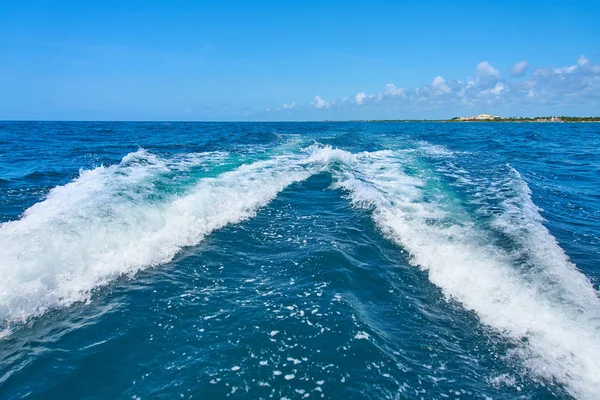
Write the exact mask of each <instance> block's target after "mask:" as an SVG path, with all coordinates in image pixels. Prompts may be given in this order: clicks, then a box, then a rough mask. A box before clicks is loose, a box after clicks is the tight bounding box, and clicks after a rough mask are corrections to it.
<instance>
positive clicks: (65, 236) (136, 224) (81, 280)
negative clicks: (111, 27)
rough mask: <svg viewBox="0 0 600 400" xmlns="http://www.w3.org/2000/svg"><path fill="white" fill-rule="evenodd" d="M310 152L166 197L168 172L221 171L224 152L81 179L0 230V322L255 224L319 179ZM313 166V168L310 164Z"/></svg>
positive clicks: (130, 162) (152, 161)
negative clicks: (297, 187) (282, 196)
mask: <svg viewBox="0 0 600 400" xmlns="http://www.w3.org/2000/svg"><path fill="white" fill-rule="evenodd" d="M320 151H322V149H319V148H316V147H312V148H309V149H307V150H305V152H303V153H296V154H291V153H288V154H279V155H276V156H274V157H271V158H270V159H267V160H262V161H256V162H253V163H249V164H244V165H241V166H239V167H237V168H234V169H232V170H230V171H227V172H223V173H221V174H218V175H216V176H214V177H211V176H205V177H203V178H200V179H199V180H198V181H197V182H196V183H195V184H193V185H191V186H190V187H187V188H186V189H185V191H184V193H183V194H180V193H178V192H177V191H175V192H174V193H168V191H167V193H164V190H163V191H161V190H159V188H158V186H161V187H163V188H164V187H166V188H168V187H169V185H170V183H169V179H171V178H173V177H170V175H169V174H170V173H171V172H173V171H176V172H181V171H182V170H185V169H189V168H192V167H195V166H198V165H202V164H208V165H210V164H215V163H219V162H221V161H222V160H223V159H224V158H226V156H227V155H226V154H223V153H202V154H193V155H186V156H184V157H182V156H180V157H176V158H173V159H163V158H160V157H158V156H156V155H153V154H151V153H149V152H146V151H145V150H142V149H141V150H139V151H137V152H134V153H130V154H128V155H126V156H125V157H124V158H123V159H122V161H121V162H120V163H119V164H117V165H112V166H108V167H98V168H95V169H92V170H87V171H81V172H80V176H79V177H78V178H76V179H75V180H73V181H72V182H70V183H68V184H66V185H64V186H58V187H56V188H54V189H52V190H51V191H50V193H49V194H48V195H47V197H46V198H45V199H44V200H43V201H41V202H39V203H37V204H35V205H33V206H32V207H30V208H29V209H27V210H26V211H25V212H24V214H23V216H22V218H21V219H19V220H16V221H11V222H6V223H3V224H1V225H0V248H1V249H2V257H0V276H2V280H1V281H0V320H1V321H2V322H1V324H3V325H4V329H5V330H6V329H9V328H10V326H11V324H13V323H15V322H22V321H25V320H27V319H28V318H30V317H32V316H37V315H40V314H43V313H44V312H45V311H47V310H48V309H51V308H59V307H64V306H68V305H70V304H72V303H74V302H78V301H88V300H89V299H90V296H91V292H92V290H93V289H94V288H96V287H99V286H102V285H105V284H107V283H109V282H110V281H111V280H113V279H115V278H116V277H118V276H121V275H123V274H133V273H135V272H137V271H139V270H141V269H144V268H148V267H152V266H157V265H160V264H164V263H166V262H168V261H170V260H171V259H172V258H173V257H174V256H175V254H176V253H177V252H178V251H179V250H180V249H181V248H182V247H185V246H192V245H195V244H198V243H199V242H200V241H201V240H202V239H203V238H204V237H205V236H206V235H208V234H210V233H211V232H212V231H214V230H215V229H219V228H221V227H224V226H226V225H228V224H231V223H236V222H239V221H242V220H244V219H247V218H251V217H252V216H254V215H255V213H256V212H257V210H258V209H259V208H260V207H263V206H265V205H266V204H267V203H268V202H269V201H271V200H272V199H273V198H275V197H276V196H277V194H278V193H279V192H280V191H282V190H283V189H285V188H286V187H287V186H289V185H290V184H292V183H295V182H299V181H302V180H304V179H306V178H308V177H309V176H311V175H312V174H314V173H315V172H318V171H320V169H321V168H322V166H323V163H326V162H327V160H326V156H325V158H323V156H322V155H321V156H320V155H319V152H320ZM311 157H314V159H311Z"/></svg>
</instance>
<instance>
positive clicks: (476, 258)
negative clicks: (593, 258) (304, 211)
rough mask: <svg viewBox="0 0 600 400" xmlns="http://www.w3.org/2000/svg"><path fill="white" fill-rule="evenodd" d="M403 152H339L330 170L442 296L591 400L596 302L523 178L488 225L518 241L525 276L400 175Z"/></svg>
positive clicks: (597, 355) (596, 387) (599, 350)
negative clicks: (528, 267) (525, 260)
mask: <svg viewBox="0 0 600 400" xmlns="http://www.w3.org/2000/svg"><path fill="white" fill-rule="evenodd" d="M409 156H410V155H409V154H407V153H404V154H403V155H401V154H400V153H396V155H390V154H389V152H376V153H362V154H357V155H354V156H353V157H352V158H350V157H349V156H348V157H346V158H347V160H348V162H347V163H346V165H345V167H344V168H339V169H337V170H334V171H333V174H334V176H335V179H336V184H335V186H336V187H339V188H343V189H345V190H347V191H348V192H349V197H350V199H351V200H352V202H353V204H354V205H355V206H357V207H363V208H368V209H372V210H373V219H374V221H375V222H376V223H377V225H378V226H379V227H380V228H381V229H382V230H383V231H384V233H385V234H386V235H388V236H389V237H390V238H391V239H393V240H394V241H396V242H397V243H398V244H399V245H401V246H402V247H403V248H404V249H406V250H407V251H408V252H409V253H410V256H411V263H412V264H414V265H415V266H418V267H420V268H422V269H423V270H426V271H427V272H428V275H429V279H430V280H431V282H432V283H434V284H435V285H437V286H438V287H439V288H441V290H442V291H443V293H444V294H445V296H447V297H448V298H451V299H454V300H456V301H458V302H460V303H461V304H462V305H463V306H464V307H465V308H467V309H470V310H472V311H474V312H475V313H476V314H477V315H478V316H479V318H480V320H481V321H482V322H483V323H484V324H486V325H488V326H490V327H493V328H494V329H496V330H497V331H499V332H500V333H502V334H503V335H505V336H506V337H508V338H510V339H512V340H513V342H514V343H515V345H516V350H515V352H514V354H515V355H518V356H519V357H520V358H521V359H522V360H523V361H524V363H525V365H526V366H527V367H528V368H529V369H530V370H531V371H532V372H534V374H536V375H537V376H541V377H544V378H546V379H548V380H549V381H551V382H559V383H561V384H563V385H565V387H566V388H567V390H568V391H569V393H570V394H571V395H573V396H575V397H578V398H586V399H592V398H597V395H598V393H600V301H599V299H598V297H597V295H596V292H595V290H594V289H593V288H592V285H591V284H590V282H589V281H588V279H587V278H586V277H585V276H584V275H583V274H581V273H580V272H578V271H577V270H576V268H575V267H574V266H573V265H572V264H571V263H570V262H569V261H568V259H567V257H566V256H565V254H564V252H563V251H562V249H560V247H559V246H558V244H557V243H556V240H555V239H554V238H553V237H552V235H551V234H550V233H549V232H548V231H547V229H546V228H545V227H544V226H543V225H542V223H541V217H540V216H539V213H538V212H537V208H536V207H535V205H534V204H533V202H532V201H531V198H530V195H529V189H528V188H527V186H526V184H525V182H523V181H522V180H521V179H518V177H515V180H514V181H513V183H512V184H513V185H516V190H517V192H518V193H519V195H518V196H517V197H514V198H512V199H508V200H506V201H505V202H504V204H503V206H504V208H505V210H504V212H503V213H502V215H500V216H499V217H497V218H496V219H495V224H496V226H498V227H503V229H504V230H505V231H506V232H509V233H510V232H512V233H513V234H514V235H513V237H514V239H515V240H520V241H521V242H522V243H523V245H522V246H521V247H522V249H521V250H519V251H521V252H522V251H525V252H526V253H527V254H528V257H529V260H530V263H532V264H534V265H535V266H536V268H537V271H538V272H537V274H535V275H531V274H524V273H523V270H522V269H521V268H519V267H518V266H517V265H516V264H515V258H516V257H515V255H514V254H510V253H509V252H507V251H506V250H504V249H501V248H499V247H497V246H494V245H492V244H491V243H490V241H489V236H488V234H487V233H486V232H484V231H482V230H481V229H479V228H477V226H476V224H475V223H474V222H473V221H472V220H471V219H470V218H469V216H468V215H467V214H466V213H465V212H464V211H461V209H460V207H459V206H458V205H457V203H456V202H455V201H453V200H452V199H449V198H448V197H447V196H445V195H444V193H443V190H440V188H439V187H438V188H436V187H435V183H432V182H431V180H429V179H428V178H427V177H426V176H425V175H424V174H423V175H422V176H409V175H408V174H406V173H403V170H404V168H405V167H406V166H407V164H411V163H412V164H414V162H415V160H407V159H403V158H402V157H409ZM515 172H516V171H515ZM523 249H524V250H523ZM556 287H559V288H560V290H556ZM557 292H561V293H562V295H560V296H557V295H556V294H557Z"/></svg>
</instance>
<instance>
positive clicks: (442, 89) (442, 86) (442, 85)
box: [431, 76, 452, 93]
mask: <svg viewBox="0 0 600 400" xmlns="http://www.w3.org/2000/svg"><path fill="white" fill-rule="evenodd" d="M431 87H432V88H433V89H434V90H435V91H436V92H437V93H450V92H451V91H452V89H450V86H448V85H447V84H446V80H445V79H444V78H442V77H441V76H436V77H435V78H433V82H432V83H431Z"/></svg>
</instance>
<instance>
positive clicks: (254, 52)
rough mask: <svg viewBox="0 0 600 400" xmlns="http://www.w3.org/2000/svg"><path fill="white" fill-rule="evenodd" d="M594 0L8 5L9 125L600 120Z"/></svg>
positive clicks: (4, 59)
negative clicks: (599, 117) (594, 117)
mask: <svg viewBox="0 0 600 400" xmlns="http://www.w3.org/2000/svg"><path fill="white" fill-rule="evenodd" d="M599 21H600V1H598V0H544V1H541V0H527V1H523V0H519V1H513V0H504V1H498V0H496V1H493V2H492V1H485V0H480V1H470V0H455V1H447V0H444V1H442V0H438V1H433V0H423V1H400V0H396V1H381V0H371V1H360V2H359V1H352V0H346V1H326V0H321V1H311V0H305V1H301V2H291V1H260V0H257V1H235V0H230V1H221V2H216V1H215V2H213V1H201V0H197V1H179V0H172V1H152V0H145V1H138V0H130V1H113V0H104V1H93V0H88V1H61V0H54V1H27V0H21V1H17V0H12V1H9V0H4V1H1V2H0V119H3V120H189V121H205V120H213V121H235V120H241V121H288V120H293V121H302V120H325V119H329V120H348V119H395V118H398V119H437V118H451V117H454V116H462V115H475V114H480V113H488V114H494V115H500V116H506V117H507V116H535V115H578V116H584V115H600V22H599Z"/></svg>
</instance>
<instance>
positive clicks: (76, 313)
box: [0, 122, 600, 399]
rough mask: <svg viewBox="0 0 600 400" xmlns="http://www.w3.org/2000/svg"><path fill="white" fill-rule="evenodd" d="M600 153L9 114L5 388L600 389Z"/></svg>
mask: <svg viewBox="0 0 600 400" xmlns="http://www.w3.org/2000/svg"><path fill="white" fill-rule="evenodd" d="M599 148H600V125H598V124H535V123H530V124H518V123H514V124H513V123H471V124H469V123H360V122H355V123H161V122H156V123H116V122H115V123H108V122H106V123H100V122H98V123H84V122H69V123H62V122H0V223H1V224H0V398H2V399H15V398H28V399H116V398H122V399H174V398H185V399H189V398H195V399H220V398H227V397H231V398H264V399H270V398H276V399H283V398H288V399H293V398H317V399H321V398H325V399H349V398H372V399H380V398H390V399H396V398H410V399H412V398H415V399H420V398H423V399H446V398H481V399H513V398H524V399H562V398H577V399H595V398H598V396H599V394H600V299H599V295H598V290H597V289H598V283H599V279H600V254H599V252H598V245H599V244H600V155H599V153H598V150H599Z"/></svg>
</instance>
